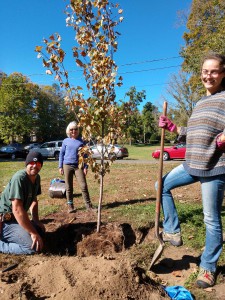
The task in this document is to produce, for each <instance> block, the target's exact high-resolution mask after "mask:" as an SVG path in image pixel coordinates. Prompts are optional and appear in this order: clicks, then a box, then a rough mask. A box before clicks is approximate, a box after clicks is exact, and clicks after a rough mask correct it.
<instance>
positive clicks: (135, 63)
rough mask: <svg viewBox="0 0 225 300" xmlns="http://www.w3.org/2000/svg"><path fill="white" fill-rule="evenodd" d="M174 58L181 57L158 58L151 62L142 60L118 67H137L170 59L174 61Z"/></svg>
mask: <svg viewBox="0 0 225 300" xmlns="http://www.w3.org/2000/svg"><path fill="white" fill-rule="evenodd" d="M175 58H181V56H172V57H166V58H159V59H152V60H144V61H140V62H133V63H127V64H123V65H120V66H121V67H124V66H131V65H138V64H145V63H152V62H157V61H163V60H170V59H175Z"/></svg>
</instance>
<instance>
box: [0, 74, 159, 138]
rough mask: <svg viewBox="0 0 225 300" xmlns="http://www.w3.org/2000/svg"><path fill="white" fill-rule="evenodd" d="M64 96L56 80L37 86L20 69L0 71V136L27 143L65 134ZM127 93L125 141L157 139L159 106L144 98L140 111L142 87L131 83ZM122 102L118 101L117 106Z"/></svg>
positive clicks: (68, 112) (68, 111) (70, 117)
mask: <svg viewBox="0 0 225 300" xmlns="http://www.w3.org/2000/svg"><path fill="white" fill-rule="evenodd" d="M64 96H65V95H64V93H63V91H62V90H61V89H60V87H59V85H57V84H53V85H52V86H39V85H37V84H34V83H32V82H30V80H29V78H27V77H26V76H24V75H23V74H21V73H12V74H10V75H9V76H7V75H6V74H3V76H2V80H1V83H0V140H1V141H2V142H4V143H8V142H14V141H18V142H23V143H28V142H32V141H38V142H45V141H49V140H55V139H61V138H64V137H65V129H66V126H67V124H68V123H69V122H71V121H72V120H74V114H73V112H72V111H71V109H70V108H68V107H67V106H66V102H65V101H64ZM126 97H127V98H128V100H129V101H131V102H132V114H131V115H130V117H129V119H128V121H127V124H125V126H124V136H126V137H127V142H129V143H130V144H131V143H151V142H152V143H155V142H157V141H158V140H159V137H158V133H157V132H158V126H157V115H158V108H157V107H156V106H154V105H153V104H152V103H151V102H146V104H145V105H144V106H143V110H142V111H139V109H138V106H139V105H140V104H141V103H142V102H143V101H144V100H145V99H146V92H145V91H144V90H143V91H140V92H138V91H137V90H136V88H135V87H131V88H130V90H129V91H128V92H127V93H126V94H125V98H126ZM123 105H124V103H122V102H121V103H120V102H118V106H123ZM75 109H76V108H75ZM94 113H95V112H94V111H93V114H94Z"/></svg>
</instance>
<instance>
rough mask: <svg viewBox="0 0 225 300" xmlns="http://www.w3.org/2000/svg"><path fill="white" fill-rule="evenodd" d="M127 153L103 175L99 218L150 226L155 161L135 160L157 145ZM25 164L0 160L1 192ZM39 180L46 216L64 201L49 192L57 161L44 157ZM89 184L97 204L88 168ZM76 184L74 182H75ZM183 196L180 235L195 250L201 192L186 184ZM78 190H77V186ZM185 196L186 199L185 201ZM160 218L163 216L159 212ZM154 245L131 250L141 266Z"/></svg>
mask: <svg viewBox="0 0 225 300" xmlns="http://www.w3.org/2000/svg"><path fill="white" fill-rule="evenodd" d="M127 147H128V149H129V153H130V157H129V159H128V163H126V164H123V163H121V164H120V163H119V162H118V163H114V164H112V166H111V170H110V174H107V175H106V176H105V177H104V195H103V206H102V214H103V217H102V220H103V221H106V222H107V221H108V222H120V223H127V224H130V225H131V227H132V228H133V229H134V230H140V229H141V228H148V229H149V228H152V227H154V222H155V199H156V192H155V187H154V185H155V181H156V180H157V172H158V164H157V163H156V164H137V163H136V161H135V162H133V161H132V159H134V160H151V159H152V158H151V152H152V151H153V150H154V149H156V148H158V147H159V146H146V145H143V146H142V145H138V146H127ZM178 164H180V162H176V161H174V162H169V163H168V164H167V163H165V164H164V173H165V172H167V171H169V170H171V169H172V168H173V167H175V166H176V165H178ZM22 168H24V161H19V160H18V161H13V162H12V161H9V162H0V192H1V191H2V190H3V188H4V186H5V185H6V184H7V183H8V181H9V179H10V178H11V176H12V175H13V174H14V173H15V172H16V171H17V170H19V169H22ZM40 175H41V182H42V187H43V188H42V192H43V193H42V195H41V196H40V197H39V207H40V215H41V216H46V215H48V214H50V213H54V212H56V211H57V210H58V209H60V208H61V206H62V204H63V203H64V200H63V199H60V200H58V201H54V200H52V199H50V197H49V195H48V188H49V184H50V180H51V179H52V178H55V177H58V176H59V174H58V162H57V161H55V160H47V161H45V162H44V166H43V168H42V170H41V172H40ZM87 180H88V186H89V191H90V195H91V199H92V202H93V203H94V204H95V205H97V204H98V198H99V184H98V182H97V181H96V180H95V179H94V176H93V174H92V173H91V171H89V173H88V177H87ZM75 188H76V186H75ZM180 189H181V190H180V191H179V193H181V194H182V191H184V190H185V191H186V190H187V189H188V191H189V192H186V193H185V199H184V198H183V197H181V198H180V200H182V201H179V197H175V200H176V207H177V210H178V214H179V219H180V223H181V228H182V235H183V239H184V243H185V246H186V247H187V248H189V249H192V250H194V251H196V253H197V254H200V253H201V252H202V248H203V246H204V240H205V227H204V222H203V214H202V204H201V201H200V199H201V192H200V187H199V186H195V187H194V186H193V185H191V186H188V187H185V188H184V189H183V190H182V188H180ZM193 189H196V191H197V192H196V193H198V195H199V200H195V201H194V202H193V193H192V192H193ZM76 191H77V190H76ZM184 200H185V201H184ZM76 201H77V203H78V208H79V209H80V208H81V209H83V206H84V204H83V200H82V197H81V196H79V197H78V198H77V199H76ZM161 219H162V216H161ZM222 222H223V226H224V228H225V207H223V210H222ZM154 247H155V245H153V246H152V245H151V243H149V244H148V245H146V244H140V245H137V246H135V247H133V248H132V249H131V251H130V254H129V255H131V256H134V257H135V259H136V260H137V262H138V263H139V264H140V265H141V266H147V264H148V263H149V257H151V255H152V254H153V253H154V251H155V248H154ZM219 265H220V266H224V265H225V252H224V251H223V252H222V254H221V256H220V260H219ZM192 277H193V278H189V279H187V287H191V285H192V283H193V281H194V276H192Z"/></svg>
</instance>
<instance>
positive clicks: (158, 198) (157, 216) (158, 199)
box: [155, 101, 167, 238]
mask: <svg viewBox="0 0 225 300" xmlns="http://www.w3.org/2000/svg"><path fill="white" fill-rule="evenodd" d="M163 115H164V116H166V115H167V102H166V101H165V102H164V103H163ZM164 139H165V128H162V131H161V145H160V157H159V171H158V187H157V195H156V209H155V212H156V214H155V235H156V237H158V238H160V236H159V219H160V207H161V199H162V174H163V151H164Z"/></svg>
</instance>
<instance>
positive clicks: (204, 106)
mask: <svg viewBox="0 0 225 300" xmlns="http://www.w3.org/2000/svg"><path fill="white" fill-rule="evenodd" d="M222 132H224V134H225V91H222V92H219V93H216V94H214V95H210V96H206V97H203V98H202V99H201V100H199V101H198V102H197V104H196V106H195V108H194V110H193V113H192V115H191V117H190V119H189V121H188V126H187V148H186V157H185V162H184V168H185V169H186V171H187V172H188V173H189V174H190V175H194V176H202V177H210V176H215V175H219V174H225V153H224V152H222V151H220V150H218V149H217V147H216V138H217V136H218V134H220V133H222Z"/></svg>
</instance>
